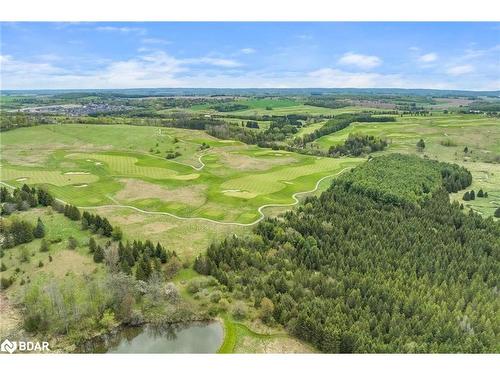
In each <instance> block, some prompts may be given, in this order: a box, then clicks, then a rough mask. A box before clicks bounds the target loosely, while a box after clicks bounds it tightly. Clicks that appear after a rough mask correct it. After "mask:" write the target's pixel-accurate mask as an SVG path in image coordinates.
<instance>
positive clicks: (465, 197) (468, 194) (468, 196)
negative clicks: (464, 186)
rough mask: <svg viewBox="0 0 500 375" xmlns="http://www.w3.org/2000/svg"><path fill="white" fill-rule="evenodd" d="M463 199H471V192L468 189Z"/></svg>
mask: <svg viewBox="0 0 500 375" xmlns="http://www.w3.org/2000/svg"><path fill="white" fill-rule="evenodd" d="M463 200H464V201H470V193H469V192H468V191H466V192H465V193H464V196H463Z"/></svg>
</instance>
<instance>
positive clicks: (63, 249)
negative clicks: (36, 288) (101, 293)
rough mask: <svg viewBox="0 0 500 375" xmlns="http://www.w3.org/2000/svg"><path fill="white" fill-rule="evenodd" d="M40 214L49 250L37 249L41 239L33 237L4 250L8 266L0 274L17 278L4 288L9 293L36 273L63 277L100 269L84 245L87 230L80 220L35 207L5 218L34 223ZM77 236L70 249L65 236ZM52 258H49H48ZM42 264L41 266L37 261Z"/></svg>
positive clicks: (4, 257) (48, 209)
mask: <svg viewBox="0 0 500 375" xmlns="http://www.w3.org/2000/svg"><path fill="white" fill-rule="evenodd" d="M38 217H40V218H41V219H42V221H43V223H44V225H45V231H46V234H45V237H44V238H45V240H47V241H48V242H50V243H51V244H50V250H49V251H48V252H40V244H41V241H42V240H41V239H35V240H33V241H32V242H29V243H27V244H22V245H18V246H16V247H13V248H11V249H7V250H5V255H4V256H3V258H2V263H3V264H5V266H6V267H7V269H6V270H5V271H3V272H1V276H2V277H5V278H10V277H11V276H15V279H16V281H15V282H14V283H13V284H12V285H11V286H10V287H9V288H8V289H7V291H6V292H7V294H8V295H9V296H12V295H14V294H15V293H16V292H17V291H18V290H19V288H20V286H21V282H22V280H24V282H25V283H29V282H30V280H32V279H34V278H35V277H36V276H37V275H39V274H42V273H45V274H48V275H52V276H53V277H56V278H62V277H65V276H66V275H68V274H70V273H72V274H76V275H89V274H91V273H93V272H96V271H98V270H99V269H100V266H99V265H97V264H96V263H94V261H93V259H92V257H91V256H90V255H89V250H88V247H87V243H88V240H89V238H90V233H89V232H86V231H82V230H81V228H80V222H74V221H71V220H69V219H67V218H66V217H65V216H64V215H61V214H59V213H56V212H53V211H52V209H51V208H36V209H31V210H29V211H24V212H17V213H15V214H13V215H11V216H10V217H8V218H7V220H12V219H14V218H19V219H22V220H26V221H29V222H31V223H32V224H33V225H35V224H36V221H37V218H38ZM69 237H73V238H75V239H76V240H77V242H78V246H77V247H76V249H69V247H68V239H69ZM23 253H26V254H28V255H29V258H28V261H24V260H23V259H22V256H21V255H22V254H23ZM49 257H51V258H52V261H51V260H50V259H49ZM40 262H42V263H43V266H42V267H40V266H39V263H40Z"/></svg>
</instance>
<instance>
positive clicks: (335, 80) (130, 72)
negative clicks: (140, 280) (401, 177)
mask: <svg viewBox="0 0 500 375" xmlns="http://www.w3.org/2000/svg"><path fill="white" fill-rule="evenodd" d="M0 46H1V52H0V63H1V78H2V83H1V87H2V88H3V89H50V88H142V87H144V88H146V87H148V88H149V87H263V88H266V87H398V88H435V89H467V90H498V89H500V23H383V22H381V23H342V22H337V23H238V22H233V23H140V22H127V23H123V22H119V23H115V22H113V23H1V44H0Z"/></svg>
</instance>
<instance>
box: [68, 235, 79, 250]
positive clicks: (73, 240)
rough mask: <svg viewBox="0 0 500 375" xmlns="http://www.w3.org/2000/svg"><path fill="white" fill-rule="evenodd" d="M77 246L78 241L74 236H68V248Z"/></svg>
mask: <svg viewBox="0 0 500 375" xmlns="http://www.w3.org/2000/svg"><path fill="white" fill-rule="evenodd" d="M77 247H78V241H77V239H76V238H75V237H73V236H70V237H69V238H68V248H69V249H71V250H75V249H76V248H77Z"/></svg>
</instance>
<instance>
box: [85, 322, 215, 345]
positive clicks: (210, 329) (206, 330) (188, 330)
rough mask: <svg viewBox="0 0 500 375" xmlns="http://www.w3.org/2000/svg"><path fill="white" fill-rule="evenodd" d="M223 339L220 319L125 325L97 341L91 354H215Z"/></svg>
mask: <svg viewBox="0 0 500 375" xmlns="http://www.w3.org/2000/svg"><path fill="white" fill-rule="evenodd" d="M223 339H224V329H223V328H222V325H221V323H220V322H192V323H188V324H182V325H179V324H175V325H164V326H151V325H145V326H141V327H126V328H124V329H122V330H120V331H119V332H118V333H117V334H116V335H113V337H111V338H108V339H107V340H102V341H101V342H99V343H94V344H93V345H92V347H91V348H90V350H89V351H90V352H92V353H216V352H217V350H218V349H219V347H220V346H221V344H222V341H223Z"/></svg>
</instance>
